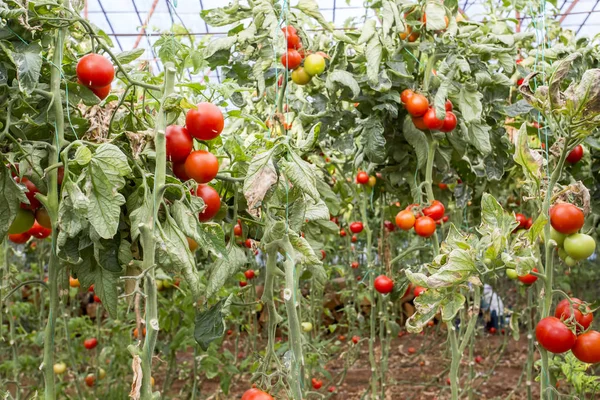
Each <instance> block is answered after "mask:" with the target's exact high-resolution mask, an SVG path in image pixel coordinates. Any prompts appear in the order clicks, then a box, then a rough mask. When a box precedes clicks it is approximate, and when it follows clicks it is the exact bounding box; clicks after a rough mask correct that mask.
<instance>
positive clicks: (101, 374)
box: [98, 368, 106, 379]
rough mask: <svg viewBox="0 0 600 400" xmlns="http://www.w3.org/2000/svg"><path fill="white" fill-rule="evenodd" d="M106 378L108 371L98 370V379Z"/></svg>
mask: <svg viewBox="0 0 600 400" xmlns="http://www.w3.org/2000/svg"><path fill="white" fill-rule="evenodd" d="M104 378H106V371H105V370H104V369H103V368H98V379H104Z"/></svg>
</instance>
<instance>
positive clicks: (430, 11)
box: [425, 1, 446, 31]
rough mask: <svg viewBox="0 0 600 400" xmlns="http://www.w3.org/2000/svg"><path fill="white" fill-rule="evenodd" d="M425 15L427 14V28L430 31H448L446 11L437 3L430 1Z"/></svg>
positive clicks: (426, 6)
mask: <svg viewBox="0 0 600 400" xmlns="http://www.w3.org/2000/svg"><path fill="white" fill-rule="evenodd" d="M425 14H427V23H426V27H427V30H428V31H440V30H443V29H446V21H445V19H444V17H445V16H446V10H445V9H444V6H443V5H442V4H441V3H439V2H437V1H428V2H427V4H426V5H425Z"/></svg>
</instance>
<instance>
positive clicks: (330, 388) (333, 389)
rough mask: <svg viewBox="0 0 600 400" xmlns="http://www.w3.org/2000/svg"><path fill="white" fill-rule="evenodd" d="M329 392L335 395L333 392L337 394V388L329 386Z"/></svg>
mask: <svg viewBox="0 0 600 400" xmlns="http://www.w3.org/2000/svg"><path fill="white" fill-rule="evenodd" d="M327 391H328V392H329V393H333V392H335V386H329V387H328V388H327Z"/></svg>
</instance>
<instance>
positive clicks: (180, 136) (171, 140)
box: [165, 125, 194, 163]
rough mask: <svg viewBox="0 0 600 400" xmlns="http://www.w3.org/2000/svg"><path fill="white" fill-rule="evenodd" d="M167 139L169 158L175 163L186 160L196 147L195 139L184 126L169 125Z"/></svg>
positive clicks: (166, 131) (166, 133)
mask: <svg viewBox="0 0 600 400" xmlns="http://www.w3.org/2000/svg"><path fill="white" fill-rule="evenodd" d="M165 140H166V142H167V159H168V160H170V161H173V162H174V163H178V162H183V161H185V159H186V158H187V156H188V155H189V154H190V153H191V152H192V149H193V148H194V139H192V137H191V136H190V134H189V132H188V130H187V129H186V128H185V127H183V126H179V125H170V126H167V129H166V130H165Z"/></svg>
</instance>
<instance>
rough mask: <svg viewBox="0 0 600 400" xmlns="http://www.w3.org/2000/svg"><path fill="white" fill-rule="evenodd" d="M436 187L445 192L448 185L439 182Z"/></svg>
mask: <svg viewBox="0 0 600 400" xmlns="http://www.w3.org/2000/svg"><path fill="white" fill-rule="evenodd" d="M438 187H439V188H440V189H441V190H446V189H448V184H446V183H443V182H440V183H438Z"/></svg>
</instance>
